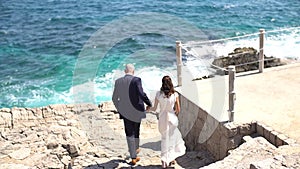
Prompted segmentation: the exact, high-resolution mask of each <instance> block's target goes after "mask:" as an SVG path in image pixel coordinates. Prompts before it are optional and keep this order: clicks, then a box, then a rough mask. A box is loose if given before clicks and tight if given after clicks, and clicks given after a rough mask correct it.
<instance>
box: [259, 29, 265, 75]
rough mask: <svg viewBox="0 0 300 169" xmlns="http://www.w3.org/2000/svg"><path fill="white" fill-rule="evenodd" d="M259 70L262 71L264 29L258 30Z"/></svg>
mask: <svg viewBox="0 0 300 169" xmlns="http://www.w3.org/2000/svg"><path fill="white" fill-rule="evenodd" d="M259 33H260V34H259V72H260V73H262V72H263V71H264V39H265V30H264V29H260V30H259Z"/></svg>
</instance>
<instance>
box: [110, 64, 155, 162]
mask: <svg viewBox="0 0 300 169" xmlns="http://www.w3.org/2000/svg"><path fill="white" fill-rule="evenodd" d="M112 100H113V103H114V105H115V107H116V108H117V110H118V112H119V113H120V118H121V119H123V121H124V126H125V134H126V140H127V144H128V149H129V153H130V157H131V159H132V160H131V163H132V164H133V165H135V164H136V163H137V162H138V161H140V158H139V157H137V153H138V152H139V142H140V139H139V136H140V124H141V120H142V118H145V117H146V114H145V106H144V103H146V104H147V109H149V108H150V107H152V103H151V101H150V100H149V98H148V97H147V95H146V94H145V93H144V91H143V87H142V82H141V78H139V77H136V76H134V66H133V65H132V64H127V65H126V66H125V76H123V77H121V78H119V79H117V80H116V81H115V87H114V91H113V96H112Z"/></svg>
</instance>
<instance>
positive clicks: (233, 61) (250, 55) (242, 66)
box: [212, 47, 288, 73]
mask: <svg viewBox="0 0 300 169" xmlns="http://www.w3.org/2000/svg"><path fill="white" fill-rule="evenodd" d="M264 59H265V61H264V68H268V67H275V66H281V65H285V64H286V63H287V62H288V61H287V59H280V58H276V57H274V56H266V55H264ZM258 60H259V53H258V52H257V50H256V49H254V48H252V47H243V48H236V49H234V50H233V52H231V53H229V54H228V56H221V57H218V58H216V59H214V61H213V62H212V64H213V65H215V66H217V67H221V68H227V67H228V66H230V65H235V66H236V72H237V73H239V72H246V71H251V70H258V68H259V63H258Z"/></svg>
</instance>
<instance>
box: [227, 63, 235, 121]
mask: <svg viewBox="0 0 300 169" xmlns="http://www.w3.org/2000/svg"><path fill="white" fill-rule="evenodd" d="M228 75H229V110H228V111H229V112H228V113H229V121H230V122H233V120H234V102H235V91H234V80H235V66H229V67H228Z"/></svg>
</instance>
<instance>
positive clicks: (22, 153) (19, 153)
mask: <svg viewBox="0 0 300 169" xmlns="http://www.w3.org/2000/svg"><path fill="white" fill-rule="evenodd" d="M30 152H31V149H30V148H21V149H19V150H16V151H13V152H12V153H10V154H8V155H9V156H10V157H11V158H13V159H16V160H23V159H25V158H27V157H28V156H29V155H30Z"/></svg>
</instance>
